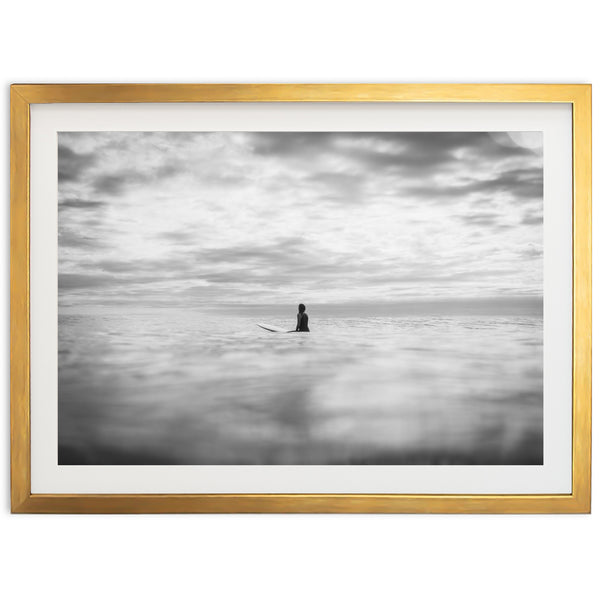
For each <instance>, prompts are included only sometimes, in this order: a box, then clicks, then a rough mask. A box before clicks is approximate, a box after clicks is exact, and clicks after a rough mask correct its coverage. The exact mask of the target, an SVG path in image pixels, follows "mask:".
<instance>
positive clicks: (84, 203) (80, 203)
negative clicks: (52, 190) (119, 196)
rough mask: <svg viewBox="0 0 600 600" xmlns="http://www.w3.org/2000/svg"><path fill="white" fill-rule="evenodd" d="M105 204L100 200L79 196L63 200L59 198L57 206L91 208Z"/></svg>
mask: <svg viewBox="0 0 600 600" xmlns="http://www.w3.org/2000/svg"><path fill="white" fill-rule="evenodd" d="M103 206H106V203H105V202H102V201H100V200H82V199H81V198H67V199H65V200H59V202H58V208H59V209H61V208H86V209H88V210H93V209H97V208H101V207H103Z"/></svg>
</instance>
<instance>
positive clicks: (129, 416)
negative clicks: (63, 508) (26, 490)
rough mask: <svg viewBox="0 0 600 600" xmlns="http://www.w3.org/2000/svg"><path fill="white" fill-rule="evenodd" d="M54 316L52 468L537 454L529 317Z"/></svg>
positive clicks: (535, 355) (536, 329)
mask: <svg viewBox="0 0 600 600" xmlns="http://www.w3.org/2000/svg"><path fill="white" fill-rule="evenodd" d="M261 320H268V321H270V322H273V323H274V324H276V325H280V326H285V325H288V324H289V323H287V322H284V321H277V320H273V319H272V318H271V319H269V316H268V315H265V317H264V318H258V317H252V318H244V317H230V316H228V317H227V318H226V319H223V318H221V317H215V316H213V317H209V316H207V315H206V314H202V315H197V316H194V315H190V314H182V313H174V312H170V311H157V313H155V314H136V315H132V314H128V315H126V316H121V315H61V317H60V319H59V462H60V463H61V464H541V462H542V453H543V452H542V451H543V445H542V421H543V419H542V321H541V318H537V317H530V316H527V317H517V318H515V317H505V316H504V317H497V318H493V317H492V318H490V317H484V316H477V317H458V316H452V317H447V318H445V317H430V318H427V317H410V318H401V317H393V318H392V317H377V318H355V317H353V318H343V319H317V318H315V319H314V321H313V328H312V329H313V331H312V333H310V334H289V335H278V334H272V333H269V332H266V331H263V330H260V329H258V328H257V327H256V326H255V323H256V322H257V321H261Z"/></svg>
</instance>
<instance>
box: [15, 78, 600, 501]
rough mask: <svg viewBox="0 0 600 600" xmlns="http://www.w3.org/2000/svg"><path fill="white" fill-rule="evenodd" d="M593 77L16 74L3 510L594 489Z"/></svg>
mask: <svg viewBox="0 0 600 600" xmlns="http://www.w3.org/2000/svg"><path fill="white" fill-rule="evenodd" d="M590 447H591V87H590V86H589V85H445V84H444V85H404V84H401V85H399V84H398V85H397V84H386V85H371V84H368V85H367V84H365V85H353V84H352V85H146V84H144V85H120V84H119V85H35V84H32V85H13V86H12V88H11V461H12V469H11V475H12V482H11V490H12V510H13V512H46V513H48V512H49V513H64V512H72V513H91V512H94V513H99V512H104V513H115V512H127V513H140V512H149V513H150V512H152V513H157V512H381V513H384V512H390V513H391V512H415V513H425V512H427V513H432V512H437V513H480V512H485V513H585V512H589V510H590Z"/></svg>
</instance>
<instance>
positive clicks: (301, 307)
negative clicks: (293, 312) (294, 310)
mask: <svg viewBox="0 0 600 600" xmlns="http://www.w3.org/2000/svg"><path fill="white" fill-rule="evenodd" d="M305 310H306V306H304V304H298V312H299V313H300V314H302V313H303V312H304V311H305Z"/></svg>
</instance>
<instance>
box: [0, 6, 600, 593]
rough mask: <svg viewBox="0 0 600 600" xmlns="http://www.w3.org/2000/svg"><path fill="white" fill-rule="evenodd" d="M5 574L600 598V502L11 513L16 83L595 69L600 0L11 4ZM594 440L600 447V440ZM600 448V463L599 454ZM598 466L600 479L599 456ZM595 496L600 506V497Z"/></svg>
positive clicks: (30, 580) (95, 585)
mask: <svg viewBox="0 0 600 600" xmlns="http://www.w3.org/2000/svg"><path fill="white" fill-rule="evenodd" d="M2 12H3V25H4V27H3V31H2V37H1V39H0V45H1V49H0V50H1V51H0V56H1V57H2V62H1V66H0V68H1V71H2V79H1V83H2V93H1V94H0V98H1V101H2V108H3V114H4V119H2V125H1V127H2V133H3V140H4V144H2V149H1V153H2V165H3V168H2V170H1V171H0V172H1V173H2V177H3V182H4V185H3V189H4V194H5V198H6V201H5V203H4V209H3V210H2V211H1V214H2V218H3V220H4V221H3V232H4V234H5V238H4V239H5V242H4V244H3V245H2V251H3V253H4V256H3V260H2V261H1V263H0V265H1V267H2V269H3V275H4V277H3V281H4V283H5V292H4V294H3V295H2V308H3V314H4V318H3V319H2V321H1V323H2V327H3V336H4V341H5V343H4V346H3V348H4V360H3V361H2V363H1V372H2V376H3V381H4V388H3V389H4V391H5V393H4V396H5V402H4V405H3V409H2V411H1V413H0V414H1V415H2V419H3V422H2V430H3V432H4V438H3V441H4V443H3V444H2V445H1V446H0V470H1V473H2V482H3V484H4V487H3V490H4V493H3V495H2V498H3V502H2V504H1V505H0V552H2V556H1V557H0V574H1V575H0V586H1V587H0V589H1V590H2V594H3V595H6V596H7V597H17V596H18V597H20V598H60V599H62V600H64V599H69V598H86V599H88V598H142V597H143V598H159V597H160V598H165V597H166V598H177V597H182V596H186V597H206V598H226V599H228V598H237V597H241V596H243V597H246V598H248V597H250V598H254V597H256V598H258V597H260V598H265V597H267V598H286V599H287V598H324V597H331V598H338V597H339V598H341V597H343V598H355V597H356V598H359V597H360V598H369V597H380V596H384V597H398V596H406V597H408V598H425V599H429V598H461V599H465V598H466V599H469V598H477V599H479V598H486V600H487V599H496V598H516V599H520V598H565V597H567V596H574V597H576V596H580V597H590V598H591V597H596V596H597V594H598V591H599V589H600V579H599V578H600V576H599V575H598V574H597V573H598V570H597V559H596V560H594V557H593V556H592V552H594V551H595V552H596V553H597V550H598V540H599V539H600V515H598V514H597V512H596V513H594V514H592V515H591V516H590V515H588V516H576V515H573V516H569V515H566V516H503V515H494V516H478V515H457V516H444V515H439V516H427V515H420V516H417V515H389V516H376V515H356V516H353V515H350V516H344V515H334V516H326V515H314V516H310V515H308V516H304V515H295V516H287V515H282V516H278V515H271V516H269V515H233V516H211V515H209V516H204V515H192V516H186V515H174V516H169V515H164V516H153V515H146V516H100V515H99V516H88V515H85V516H70V515H66V516H58V515H49V516H41V515H10V514H9V418H8V417H9V409H8V396H9V387H8V361H9V351H8V271H9V268H8V264H9V263H8V260H9V259H8V250H9V247H8V239H9V236H8V176H9V167H8V164H9V159H8V148H9V116H8V115H9V112H8V98H9V91H8V84H10V83H13V82H23V83H29V82H60V83H68V82H417V83H418V82H473V83H479V82H521V83H550V82H557V83H558V82H586V83H594V82H597V81H598V77H597V76H598V72H599V69H600V65H599V63H598V62H597V60H596V59H595V55H596V53H597V52H596V51H597V50H598V48H597V46H598V44H597V42H596V43H594V40H596V39H597V30H596V29H597V19H596V18H595V16H594V14H593V4H592V3H591V2H585V1H578V0H572V1H571V2H569V3H555V4H552V3H548V2H533V1H527V0H519V1H513V0H505V1H504V2H501V3H500V2H495V3H487V2H477V1H459V0H456V1H454V2H443V1H441V2H427V1H421V2H417V1H413V2H411V3H410V4H404V3H403V2H399V1H391V2H378V1H376V0H371V1H370V2H368V3H366V2H365V3H354V2H350V1H349V0H345V1H342V2H325V0H321V1H320V2H313V1H305V2H302V3H285V2H281V1H280V0H279V1H273V2H263V1H259V0H252V1H251V2H244V1H241V2H230V1H224V0H220V1H219V2H216V1H214V2H209V3H201V2H194V3H192V2H189V3H188V2H179V1H176V0H171V1H170V2H168V3H165V2H160V3H156V4H153V3H151V2H148V0H144V1H143V2H126V1H124V0H119V1H118V2H115V1H112V0H105V1H104V2H102V3H96V2H87V3H82V2H65V1H59V0H55V1H54V2H36V1H33V0H31V1H29V2H22V3H18V2H15V1H12V2H10V3H9V4H8V5H7V6H6V7H4V9H3V11H2ZM596 455H598V453H597V452H596ZM597 463H598V461H596V464H597ZM594 477H595V478H596V479H597V478H598V477H600V471H599V469H598V468H595V473H594ZM592 510H593V511H598V510H600V507H598V505H597V503H595V504H593V506H592Z"/></svg>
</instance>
